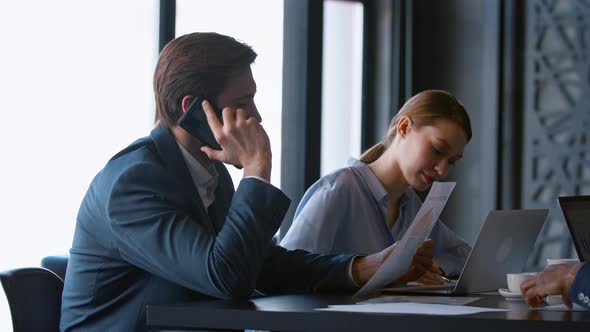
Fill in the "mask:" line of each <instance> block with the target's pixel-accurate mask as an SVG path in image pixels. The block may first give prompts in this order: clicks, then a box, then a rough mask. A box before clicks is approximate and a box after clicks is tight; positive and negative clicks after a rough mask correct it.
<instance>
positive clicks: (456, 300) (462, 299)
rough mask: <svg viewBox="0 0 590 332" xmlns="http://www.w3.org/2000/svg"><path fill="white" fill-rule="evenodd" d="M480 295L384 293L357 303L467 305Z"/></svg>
mask: <svg viewBox="0 0 590 332" xmlns="http://www.w3.org/2000/svg"><path fill="white" fill-rule="evenodd" d="M479 299H480V298H479V297H467V296H422V295H383V296H379V297H375V298H372V299H370V300H366V301H362V302H358V303H357V304H375V303H402V302H414V303H430V304H450V305H466V304H469V303H471V302H475V301H477V300H479Z"/></svg>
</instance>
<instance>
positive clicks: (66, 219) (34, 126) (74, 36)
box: [0, 0, 158, 331]
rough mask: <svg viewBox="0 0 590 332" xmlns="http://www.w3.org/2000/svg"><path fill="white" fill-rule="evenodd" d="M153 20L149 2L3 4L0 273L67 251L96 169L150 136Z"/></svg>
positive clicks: (5, 322) (33, 0) (6, 321)
mask: <svg viewBox="0 0 590 332" xmlns="http://www.w3.org/2000/svg"><path fill="white" fill-rule="evenodd" d="M157 18H158V2H157V1H154V0H151V1H146V0H127V1H116V0H103V1H91V2H88V1H77V0H61V1H43V0H27V1H3V2H1V3H0V45H2V52H0V73H1V75H0V112H1V114H2V121H0V156H1V157H0V207H1V211H2V220H1V221H0V223H1V225H2V231H1V232H0V252H2V255H1V257H2V258H1V259H0V270H7V269H12V268H16V267H22V266H38V265H39V262H40V260H41V258H42V257H44V256H46V255H59V254H67V253H68V250H69V248H70V247H71V243H72V236H73V231H74V225H75V221H76V214H77V212H78V207H79V205H80V202H81V201H82V198H83V196H84V193H85V191H86V189H87V188H88V185H89V184H90V181H91V180H92V178H93V177H94V175H95V174H96V173H97V172H98V171H99V170H100V169H101V168H102V167H103V166H104V164H105V163H106V162H107V160H108V159H109V158H110V157H111V156H112V155H113V154H114V153H116V152H117V151H118V150H119V149H121V148H123V147H125V146H126V145H128V144H129V143H131V142H132V141H133V140H135V139H136V138H139V137H141V136H145V135H147V134H149V131H150V130H151V128H152V127H153V118H154V102H153V99H154V98H153V92H152V75H153V69H154V66H155V62H156V59H157V54H158V50H157V36H158V33H157V31H158V30H157V28H158V25H157ZM11 330H12V326H11V321H10V314H9V309H8V305H7V303H6V299H5V296H4V295H2V296H0V331H11Z"/></svg>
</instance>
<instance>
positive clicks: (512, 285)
mask: <svg viewBox="0 0 590 332" xmlns="http://www.w3.org/2000/svg"><path fill="white" fill-rule="evenodd" d="M535 274H537V272H523V273H508V274H506V282H507V283H508V289H509V290H510V292H512V293H519V294H520V284H522V283H523V282H524V281H525V280H527V279H528V278H530V277H532V276H534V275H535Z"/></svg>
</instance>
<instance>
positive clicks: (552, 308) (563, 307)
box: [531, 303, 588, 311]
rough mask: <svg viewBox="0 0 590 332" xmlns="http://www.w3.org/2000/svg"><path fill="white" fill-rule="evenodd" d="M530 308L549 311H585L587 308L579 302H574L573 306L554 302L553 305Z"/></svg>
mask: <svg viewBox="0 0 590 332" xmlns="http://www.w3.org/2000/svg"><path fill="white" fill-rule="evenodd" d="M531 310H549V311H586V310H588V309H586V308H584V307H582V306H581V305H579V304H576V303H574V304H573V308H571V309H570V308H569V307H568V306H566V305H565V304H554V305H547V306H544V307H537V308H531Z"/></svg>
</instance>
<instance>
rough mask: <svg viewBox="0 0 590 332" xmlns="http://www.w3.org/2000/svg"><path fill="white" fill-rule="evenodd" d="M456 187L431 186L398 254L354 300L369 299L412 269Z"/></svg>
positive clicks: (436, 183) (437, 184)
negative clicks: (415, 258)
mask: <svg viewBox="0 0 590 332" xmlns="http://www.w3.org/2000/svg"><path fill="white" fill-rule="evenodd" d="M454 188H455V182H434V183H433V184H432V188H430V192H429V193H428V196H427V197H426V200H425V201H424V203H423V204H422V207H421V208H420V210H419V211H418V214H416V217H414V220H413V221H412V224H411V225H410V227H409V228H408V230H407V231H406V233H405V234H404V236H403V238H402V239H401V240H400V241H399V244H398V245H397V248H396V249H395V251H394V252H393V253H392V254H391V255H389V257H387V259H386V260H385V262H384V263H383V265H381V267H380V268H379V270H377V272H376V273H375V274H374V275H373V277H372V278H371V279H370V280H369V282H367V283H366V284H365V285H364V286H363V287H362V288H361V289H359V291H358V292H356V294H354V296H353V297H354V298H361V297H366V296H367V295H370V294H372V293H374V292H375V291H376V290H377V289H380V288H382V287H384V286H385V285H387V284H389V283H391V282H392V281H394V280H396V279H398V278H399V277H401V276H402V275H404V274H405V273H406V272H407V271H408V270H409V268H410V264H411V263H412V259H413V257H414V255H415V254H416V250H417V249H418V247H419V246H420V245H422V243H423V242H424V241H425V240H426V238H427V237H428V235H429V234H430V232H431V231H432V228H433V227H434V225H435V224H436V221H437V220H438V217H439V216H440V213H441V212H442V210H443V208H444V207H445V205H446V204H447V200H448V199H449V196H450V195H451V192H452V191H453V189H454Z"/></svg>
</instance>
